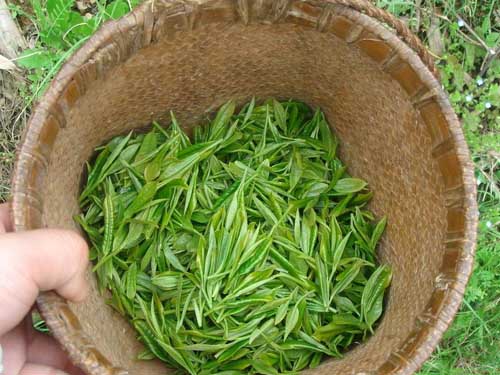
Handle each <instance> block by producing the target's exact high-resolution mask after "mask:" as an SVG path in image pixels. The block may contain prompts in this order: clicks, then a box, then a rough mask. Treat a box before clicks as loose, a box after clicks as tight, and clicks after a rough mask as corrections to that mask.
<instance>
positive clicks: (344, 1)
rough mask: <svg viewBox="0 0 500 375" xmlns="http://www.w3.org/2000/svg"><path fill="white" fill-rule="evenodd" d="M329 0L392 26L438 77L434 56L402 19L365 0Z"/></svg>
mask: <svg viewBox="0 0 500 375" xmlns="http://www.w3.org/2000/svg"><path fill="white" fill-rule="evenodd" d="M330 2H331V3H334V4H339V5H344V6H347V7H349V8H352V9H355V10H357V11H358V12H361V13H364V14H366V15H368V16H370V17H372V18H375V19H377V20H379V21H380V22H382V23H385V24H387V25H389V26H390V27H392V28H393V29H394V30H395V31H396V33H397V34H398V36H399V37H400V38H401V39H402V40H403V41H404V42H406V44H407V45H408V46H409V47H410V48H411V49H413V50H414V51H415V52H416V53H417V54H418V56H419V57H420V58H421V59H422V61H423V62H424V64H425V65H426V66H427V68H428V69H429V71H430V72H431V73H432V74H433V75H434V77H436V78H437V79H439V71H438V70H437V68H436V64H435V63H434V58H433V57H432V56H431V54H430V53H429V50H428V49H427V48H426V47H425V46H424V44H423V43H422V41H421V40H420V38H418V37H417V36H416V35H415V34H413V32H412V31H411V30H410V29H409V28H408V26H406V24H405V23H404V22H403V21H401V20H400V19H398V18H396V17H395V16H393V15H392V14H391V13H389V12H386V11H385V10H383V9H380V8H377V7H376V6H375V5H373V4H372V3H370V2H368V1H366V0H330Z"/></svg>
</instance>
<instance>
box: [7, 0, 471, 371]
mask: <svg viewBox="0 0 500 375" xmlns="http://www.w3.org/2000/svg"><path fill="white" fill-rule="evenodd" d="M216 1H217V0H198V2H197V3H193V2H189V1H187V0H176V1H168V0H160V1H159V2H158V1H157V3H155V1H154V0H148V1H146V2H145V3H143V4H141V5H140V6H138V7H137V8H136V9H134V10H133V11H132V12H131V13H129V14H128V15H126V16H125V17H123V18H121V19H119V20H116V21H108V22H107V23H105V24H104V25H103V26H102V27H101V28H100V29H99V30H98V31H97V32H96V33H95V34H94V35H93V36H92V37H91V38H90V39H89V40H88V41H87V42H86V43H84V44H83V45H82V46H81V47H80V49H79V50H78V51H77V52H75V53H74V54H73V55H72V56H71V57H70V58H69V60H68V61H67V62H66V63H65V64H64V66H63V67H62V69H61V70H60V71H59V73H58V74H57V75H56V77H55V78H54V79H53V81H52V82H51V84H50V86H49V88H48V89H47V91H46V92H45V94H44V95H43V96H42V98H41V99H40V101H39V103H38V104H37V105H36V106H35V109H34V111H33V113H32V115H31V117H30V120H29V122H28V124H27V126H26V128H25V130H24V132H23V136H22V140H21V143H20V147H19V149H18V152H17V155H16V163H15V170H14V173H13V178H12V205H11V216H12V218H13V223H14V227H15V230H16V231H22V230H27V229H35V228H37V227H38V226H37V225H33V222H32V221H31V219H30V217H29V215H27V213H26V208H27V207H30V208H33V206H35V205H34V204H33V199H30V197H29V194H30V189H29V187H28V186H27V178H26V176H27V174H26V170H29V168H30V163H31V161H32V160H33V158H34V157H35V156H34V152H33V149H34V146H35V145H36V144H37V142H38V136H39V134H40V132H41V130H42V127H43V126H44V124H45V123H46V121H47V119H48V117H49V116H52V108H53V106H55V105H57V103H58V100H59V99H60V97H61V95H62V94H63V93H64V90H65V89H66V87H67V86H68V85H69V84H70V82H71V80H72V78H73V76H74V74H75V73H76V72H78V70H79V68H80V67H82V66H83V65H84V64H85V63H86V62H87V61H89V60H90V59H92V58H93V57H94V56H95V55H96V54H97V53H98V52H99V51H100V50H101V49H102V48H104V47H107V46H109V45H110V44H111V43H112V39H113V35H115V34H117V33H118V34H120V33H127V32H136V31H137V29H138V28H141V29H142V33H143V34H142V36H143V40H142V45H141V46H140V48H145V47H147V46H148V45H151V44H154V41H153V28H154V23H155V18H157V16H158V14H161V13H162V12H164V11H166V10H169V9H171V8H172V7H179V12H183V13H187V14H190V13H192V12H202V11H204V8H203V5H204V4H211V3H213V2H216ZM246 1H248V0H245V1H238V2H236V1H235V2H234V5H233V6H236V7H240V8H238V9H237V11H238V13H239V15H240V17H241V18H242V20H243V22H245V23H246V21H247V19H245V17H244V14H242V12H241V11H242V9H241V4H242V3H244V4H246ZM295 1H297V0H291V1H287V2H285V3H288V2H291V3H293V2H295ZM356 1H357V0H356ZM302 2H306V3H311V4H314V5H318V6H325V5H326V6H331V7H330V8H329V9H330V10H329V11H330V12H332V14H334V15H340V16H343V17H346V18H347V19H349V20H351V21H352V22H353V23H354V24H356V25H361V26H362V27H363V28H364V29H365V30H368V31H369V32H371V33H373V34H374V35H375V36H376V37H378V38H380V39H381V40H383V41H384V42H385V43H387V44H388V45H390V46H391V47H392V48H393V49H394V51H395V56H397V57H398V58H399V59H401V61H403V62H406V63H408V64H409V65H410V67H411V68H412V69H413V70H414V71H415V73H416V74H417V75H418V77H419V79H421V81H422V82H423V83H424V85H425V87H426V88H427V89H428V92H431V93H432V95H433V97H434V98H435V100H436V102H437V103H438V104H439V109H440V110H441V112H442V114H443V115H444V117H445V119H446V122H447V125H448V127H449V129H448V130H449V131H450V137H451V140H452V142H453V147H454V153H455V154H456V156H457V159H458V163H459V166H460V171H461V173H462V181H461V188H463V191H464V196H463V211H464V221H465V226H464V233H463V238H462V239H461V242H460V245H459V246H460V252H461V257H460V259H459V260H458V261H457V266H456V271H455V273H452V274H448V275H447V277H449V281H450V284H449V285H448V284H447V286H446V287H447V288H448V287H450V286H451V287H450V289H449V292H448V293H445V295H444V296H443V297H442V299H443V301H444V302H443V307H442V308H441V309H440V310H439V312H438V313H437V315H436V316H435V317H433V319H432V321H431V322H430V323H428V324H427V326H428V329H427V332H426V333H425V334H422V332H421V331H422V330H416V331H415V332H414V335H413V336H412V337H410V338H409V339H407V340H405V341H404V342H403V344H404V343H405V342H408V341H412V340H413V339H415V340H417V339H418V340H419V341H418V345H416V346H415V347H414V348H411V349H409V348H406V347H401V348H399V350H398V351H396V352H394V353H391V355H390V356H389V358H388V359H387V361H386V362H385V363H384V364H383V365H382V366H381V367H380V368H378V369H376V370H375V371H374V373H377V374H384V375H389V374H402V375H410V374H413V373H414V372H415V371H417V370H418V369H419V368H420V367H421V366H422V365H423V363H424V362H425V361H426V360H427V358H428V357H429V356H430V355H431V354H432V352H433V350H434V349H435V347H436V346H437V344H438V343H439V341H440V339H441V337H442V335H443V333H444V332H445V331H446V329H447V328H448V327H449V325H450V324H451V322H452V320H453V318H454V316H455V314H456V312H457V311H458V309H459V307H460V304H461V302H462V299H463V296H464V293H465V286H466V284H467V281H468V279H469V277H470V274H471V272H472V268H473V263H474V253H475V245H476V229H477V222H478V210H477V202H476V184H475V178H474V168H473V164H472V162H471V158H470V154H469V149H468V146H467V144H466V142H465V139H464V135H463V132H462V129H461V125H460V122H459V120H458V118H457V116H456V114H455V112H454V110H453V108H452V106H451V104H450V102H449V100H448V97H447V94H446V93H445V92H444V90H443V89H442V87H441V84H440V82H439V81H438V79H437V78H436V77H435V76H434V75H433V72H431V70H429V68H428V67H427V65H426V64H425V63H424V62H423V61H422V59H421V58H420V57H419V56H418V54H417V53H416V52H414V51H413V50H412V49H411V48H410V47H408V46H407V45H406V43H405V42H403V41H402V40H401V39H400V38H399V37H398V36H396V35H395V33H393V32H392V31H391V30H388V29H387V28H385V27H384V26H383V25H382V24H381V23H380V22H378V21H376V20H374V19H373V18H372V17H370V16H368V15H366V14H363V13H362V12H360V11H359V10H355V9H353V8H351V7H348V6H345V5H338V4H336V3H337V1H336V0H311V1H308V0H306V1H302ZM243 13H244V9H243ZM247 16H248V15H247ZM274 21H275V22H279V21H280V20H279V19H275V20H274ZM318 32H319V31H318ZM332 37H333V36H332ZM120 63H121V62H120ZM422 100H423V99H422ZM38 157H39V156H38ZM31 168H33V167H31ZM35 208H36V207H35ZM38 210H39V211H41V210H40V209H38ZM40 213H41V212H40ZM434 292H436V289H435V291H434ZM37 303H38V306H39V309H40V311H41V313H42V315H43V316H44V318H45V319H46V321H47V324H48V326H49V327H50V329H51V331H52V332H53V334H54V336H55V338H56V339H57V340H58V341H59V342H60V343H61V344H62V346H63V347H64V348H65V349H66V351H67V352H68V353H69V355H70V358H71V359H72V360H73V362H74V363H75V364H77V365H78V366H80V367H81V368H82V369H84V370H85V371H86V372H87V373H88V374H92V375H104V374H106V375H107V374H115V375H117V374H127V373H128V371H127V370H123V369H120V368H117V367H114V366H113V365H112V364H111V363H110V362H109V361H108V360H107V359H106V358H105V357H104V356H103V355H102V354H100V352H99V350H98V349H97V348H96V347H95V346H94V344H93V342H92V340H91V339H90V338H89V337H87V336H86V335H85V333H84V332H83V331H81V329H80V327H79V323H78V319H77V318H76V316H74V314H73V313H72V312H71V309H70V308H69V306H68V304H67V302H66V301H65V300H64V299H62V298H61V297H59V296H58V295H56V294H55V293H54V292H45V293H42V294H41V295H40V296H39V298H38V300H37ZM68 322H70V323H71V322H72V324H73V325H72V324H68ZM62 323H64V324H62ZM75 327H77V328H76V329H77V330H78V332H75V331H73V330H75ZM75 333H76V335H75ZM418 335H421V336H418ZM422 335H423V336H422ZM410 346H411V345H410Z"/></svg>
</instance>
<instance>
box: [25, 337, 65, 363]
mask: <svg viewBox="0 0 500 375" xmlns="http://www.w3.org/2000/svg"><path fill="white" fill-rule="evenodd" d="M27 362H31V363H38V364H40V365H45V366H49V367H56V368H61V369H63V368H66V367H67V366H69V365H70V364H71V363H70V361H69V358H68V355H67V354H66V352H64V350H62V348H61V347H60V346H59V344H58V343H57V341H56V340H55V339H54V338H52V337H50V336H48V335H44V334H42V333H40V332H34V333H33V334H32V339H31V342H30V343H29V344H28V348H27Z"/></svg>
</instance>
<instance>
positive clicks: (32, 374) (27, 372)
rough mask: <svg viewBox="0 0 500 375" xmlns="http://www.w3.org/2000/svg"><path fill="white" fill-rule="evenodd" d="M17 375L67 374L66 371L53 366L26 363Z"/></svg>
mask: <svg viewBox="0 0 500 375" xmlns="http://www.w3.org/2000/svg"><path fill="white" fill-rule="evenodd" d="M19 375H69V374H68V373H67V372H64V371H61V370H58V369H56V368H54V367H50V366H45V365H39V364H35V363H27V364H25V365H24V367H23V368H22V370H21V372H20V373H19Z"/></svg>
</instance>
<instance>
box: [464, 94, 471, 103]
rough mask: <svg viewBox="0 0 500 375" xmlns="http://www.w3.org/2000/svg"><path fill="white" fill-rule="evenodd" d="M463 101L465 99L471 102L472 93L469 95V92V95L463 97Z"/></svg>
mask: <svg viewBox="0 0 500 375" xmlns="http://www.w3.org/2000/svg"><path fill="white" fill-rule="evenodd" d="M465 101H467V102H472V95H470V94H469V95H467V96H466V97H465Z"/></svg>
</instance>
